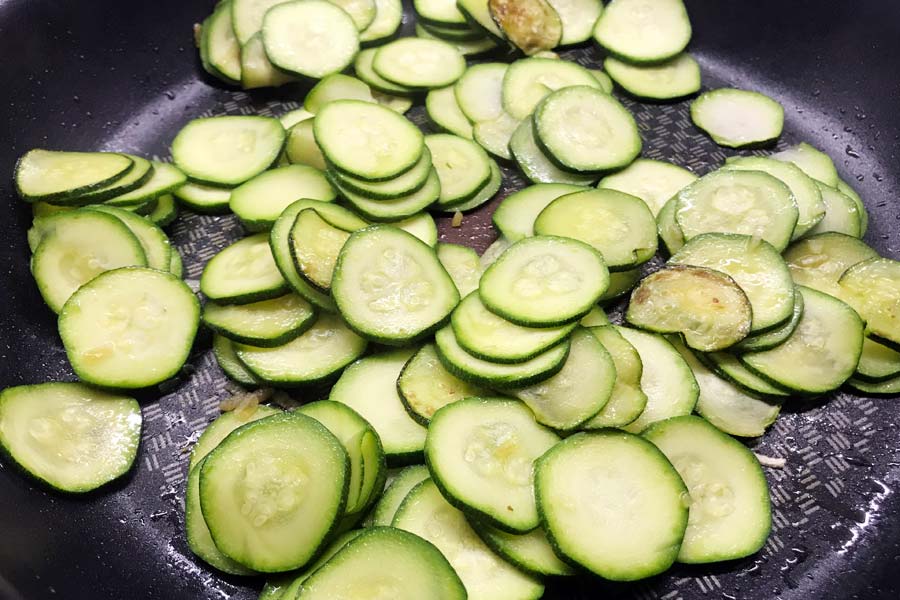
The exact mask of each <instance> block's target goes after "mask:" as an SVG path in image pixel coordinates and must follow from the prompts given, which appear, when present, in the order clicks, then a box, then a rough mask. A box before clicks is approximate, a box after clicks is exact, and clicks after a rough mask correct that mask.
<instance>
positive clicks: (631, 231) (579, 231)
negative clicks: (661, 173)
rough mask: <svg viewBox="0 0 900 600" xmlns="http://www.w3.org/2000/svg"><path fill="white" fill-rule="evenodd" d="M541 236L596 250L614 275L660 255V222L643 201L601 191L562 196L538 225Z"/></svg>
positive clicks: (550, 206) (546, 209)
mask: <svg viewBox="0 0 900 600" xmlns="http://www.w3.org/2000/svg"><path fill="white" fill-rule="evenodd" d="M534 231H535V233H536V234H538V235H558V236H566V237H570V238H572V239H576V240H580V241H582V242H585V243H586V244H590V245H591V246H593V247H594V248H595V249H596V250H597V251H598V252H600V254H602V255H603V260H604V261H605V262H606V265H607V267H608V268H609V269H610V270H611V271H625V270H628V269H632V268H634V267H636V266H638V265H640V264H643V263H645V262H647V261H648V260H650V259H651V258H653V255H654V254H656V244H657V235H656V221H655V220H654V218H653V214H652V213H651V212H650V210H649V209H648V208H647V205H646V204H644V202H643V201H642V200H641V199H640V198H636V197H634V196H629V195H628V194H623V193H622V192H617V191H615V190H606V189H597V190H587V191H584V192H576V193H573V194H567V195H565V196H560V197H559V198H557V199H556V200H554V201H553V202H551V203H550V204H549V205H547V208H545V209H544V210H542V211H541V213H540V214H539V215H538V217H537V219H535V221H534Z"/></svg>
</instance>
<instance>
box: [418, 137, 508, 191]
mask: <svg viewBox="0 0 900 600" xmlns="http://www.w3.org/2000/svg"><path fill="white" fill-rule="evenodd" d="M425 145H426V146H427V147H428V150H429V151H430V152H431V159H432V163H433V164H434V169H435V171H437V175H438V179H439V180H440V184H441V194H440V197H439V198H438V205H439V206H442V207H446V206H451V205H453V204H460V203H462V202H465V201H466V200H469V199H471V198H472V197H473V196H475V194H477V193H478V191H479V190H481V188H483V187H484V186H485V184H486V183H487V182H488V180H489V179H490V178H491V162H492V160H491V158H490V157H489V156H488V155H487V152H485V151H484V149H483V148H481V146H479V145H478V144H476V143H475V142H473V141H471V140H467V139H465V138H461V137H459V136H456V135H451V134H448V133H437V134H432V135H427V136H425Z"/></svg>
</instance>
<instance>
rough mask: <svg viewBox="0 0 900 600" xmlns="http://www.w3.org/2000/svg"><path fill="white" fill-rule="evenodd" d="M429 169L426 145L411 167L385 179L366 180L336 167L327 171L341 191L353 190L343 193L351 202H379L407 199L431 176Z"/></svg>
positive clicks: (428, 152) (428, 155) (429, 161)
mask: <svg viewBox="0 0 900 600" xmlns="http://www.w3.org/2000/svg"><path fill="white" fill-rule="evenodd" d="M431 170H432V164H431V151H430V150H428V147H427V146H426V147H425V148H424V150H423V152H422V156H421V157H420V158H419V160H418V162H416V164H415V165H413V166H412V168H411V169H409V170H408V171H406V172H404V173H402V174H400V175H398V176H396V177H393V178H391V179H388V180H386V181H368V180H366V179H360V178H359V177H354V176H353V175H348V174H346V173H341V172H340V171H338V170H337V169H329V171H328V173H329V175H330V176H331V177H332V178H333V179H334V180H336V182H337V184H338V186H339V187H340V188H342V191H344V190H346V191H350V192H353V193H350V194H345V195H346V196H347V197H348V198H347V199H348V201H350V202H353V201H355V200H357V199H360V198H362V199H365V200H371V201H377V202H375V204H380V203H381V201H382V200H399V199H404V200H406V199H408V198H409V196H410V195H412V194H414V193H415V192H417V191H418V190H420V189H421V188H422V186H424V185H425V183H426V182H427V181H428V178H429V177H430V176H431Z"/></svg>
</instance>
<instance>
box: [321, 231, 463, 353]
mask: <svg viewBox="0 0 900 600" xmlns="http://www.w3.org/2000/svg"><path fill="white" fill-rule="evenodd" d="M332 294H333V296H334V299H335V301H336V303H337V306H338V309H339V310H340V311H341V314H342V315H343V316H344V318H345V319H346V320H347V322H348V324H350V326H351V327H353V329H355V330H356V331H359V332H361V333H362V334H363V335H365V336H366V337H369V338H372V339H376V340H378V341H380V342H383V343H388V344H404V343H407V342H410V341H412V340H414V339H417V338H419V337H422V336H424V335H427V334H428V333H430V332H431V331H433V330H434V329H436V328H437V327H439V326H440V325H441V323H442V322H443V321H444V320H445V319H446V318H447V317H448V316H449V315H450V312H451V311H452V310H453V308H454V307H455V306H456V305H457V303H459V292H457V291H456V286H455V285H454V284H453V280H452V279H450V276H449V275H448V274H447V271H446V270H444V267H442V266H441V263H440V261H438V259H437V256H435V254H434V251H433V250H432V249H431V248H430V247H429V246H428V245H427V244H425V243H424V242H422V241H421V240H419V239H418V238H416V237H415V236H413V235H412V234H409V233H406V232H405V231H402V230H400V229H398V228H396V227H390V226H385V225H374V226H372V227H368V228H366V229H363V230H360V231H358V232H356V233H354V234H353V235H351V236H350V238H349V239H348V240H347V243H346V244H344V247H343V249H342V250H341V252H340V255H339V256H338V260H337V265H336V266H335V270H334V278H333V280H332Z"/></svg>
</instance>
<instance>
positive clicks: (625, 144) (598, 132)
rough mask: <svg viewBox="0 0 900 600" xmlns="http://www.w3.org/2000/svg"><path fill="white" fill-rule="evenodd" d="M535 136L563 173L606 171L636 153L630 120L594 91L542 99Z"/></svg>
mask: <svg viewBox="0 0 900 600" xmlns="http://www.w3.org/2000/svg"><path fill="white" fill-rule="evenodd" d="M534 124H535V136H536V138H537V140H538V143H539V144H540V145H541V146H542V147H543V148H544V149H546V150H547V155H548V156H549V157H550V158H551V159H553V160H554V161H555V162H557V163H559V164H560V165H561V166H562V167H564V168H566V169H571V170H574V171H579V172H583V171H608V170H611V169H617V168H621V167H624V166H626V165H628V164H629V163H630V162H631V161H633V160H634V159H635V158H637V156H638V155H639V154H640V153H641V136H640V134H639V133H638V129H637V123H636V122H635V120H634V117H633V116H632V115H631V113H630V112H628V109H626V108H625V107H624V106H622V104H621V103H620V102H619V101H618V100H616V99H615V98H613V97H612V96H610V95H609V94H607V93H606V92H604V91H603V90H601V89H598V88H597V87H596V86H591V87H588V86H571V87H566V88H563V89H560V90H557V91H555V92H552V93H551V94H549V95H547V96H546V97H545V98H544V99H543V100H541V103H540V104H539V105H538V106H537V108H536V109H535V113H534Z"/></svg>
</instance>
